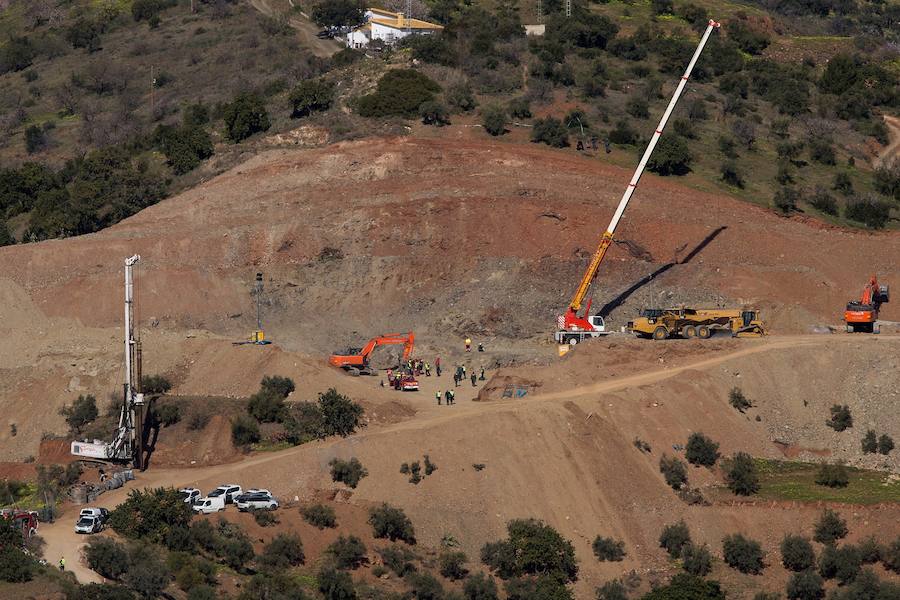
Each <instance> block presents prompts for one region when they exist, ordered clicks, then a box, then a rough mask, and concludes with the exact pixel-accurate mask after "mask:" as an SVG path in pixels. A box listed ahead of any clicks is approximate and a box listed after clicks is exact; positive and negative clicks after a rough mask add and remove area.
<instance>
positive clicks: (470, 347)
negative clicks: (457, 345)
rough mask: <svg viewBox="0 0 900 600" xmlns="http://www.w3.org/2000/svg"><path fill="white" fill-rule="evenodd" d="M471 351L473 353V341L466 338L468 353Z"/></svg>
mask: <svg viewBox="0 0 900 600" xmlns="http://www.w3.org/2000/svg"><path fill="white" fill-rule="evenodd" d="M471 351H472V340H470V339H469V338H466V352H471Z"/></svg>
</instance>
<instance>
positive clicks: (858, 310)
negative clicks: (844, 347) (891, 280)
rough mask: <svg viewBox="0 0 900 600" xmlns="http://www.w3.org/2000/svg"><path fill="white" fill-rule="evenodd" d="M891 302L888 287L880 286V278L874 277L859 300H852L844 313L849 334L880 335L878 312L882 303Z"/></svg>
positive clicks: (870, 279)
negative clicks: (859, 332) (858, 332)
mask: <svg viewBox="0 0 900 600" xmlns="http://www.w3.org/2000/svg"><path fill="white" fill-rule="evenodd" d="M889 300H890V293H889V290H888V286H886V285H879V284H878V278H877V277H876V276H875V275H872V277H870V278H869V283H867V284H866V287H864V288H863V292H862V296H860V298H859V300H858V301H856V300H851V301H850V302H848V303H847V309H846V310H845V311H844V322H845V323H846V324H847V332H848V333H854V332H857V331H861V332H865V333H878V323H877V321H878V311H879V309H880V308H881V305H882V303H884V302H888V301H889Z"/></svg>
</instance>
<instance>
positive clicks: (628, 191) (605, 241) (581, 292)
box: [565, 20, 719, 328]
mask: <svg viewBox="0 0 900 600" xmlns="http://www.w3.org/2000/svg"><path fill="white" fill-rule="evenodd" d="M718 27H719V23H717V22H716V21H713V20H710V21H709V24H708V25H707V27H706V31H705V32H703V37H702V38H700V43H699V44H698V45H697V49H696V50H694V55H693V56H692V57H691V62H690V63H688V66H687V69H685V71H684V75H682V76H681V80H680V81H679V82H678V87H677V88H676V89H675V93H674V94H673V95H672V99H671V100H669V106H668V107H666V112H665V113H663V116H662V119H660V120H659V125H657V127H656V130H655V131H654V133H653V137H651V138H650V143H649V144H647V149H646V150H644V155H643V156H642V157H641V161H640V162H639V163H638V166H637V168H636V169H635V171H634V175H632V177H631V181H630V182H629V183H628V187H627V188H625V193H624V194H622V199H621V200H619V206H618V207H617V208H616V212H615V213H614V214H613V217H612V220H611V221H610V222H609V227H607V228H606V231H605V232H604V233H603V235H602V236H601V237H600V243H599V245H598V246H597V250H596V251H595V252H594V256H593V257H592V258H591V262H590V264H589V265H588V268H587V270H586V271H585V272H584V276H583V277H582V278H581V283H579V284H578V289H577V290H576V291H575V295H574V296H573V297H572V301H571V302H569V310H568V311H567V314H566V315H565V323H566V326H567V327H566V328H568V325H569V323H570V322H572V321H575V320H578V316H577V313H578V311H579V310H581V306H582V303H583V302H584V299H585V298H586V297H587V294H588V291H589V290H590V287H591V283H592V282H593V281H594V278H595V277H596V276H597V271H598V270H599V268H600V263H602V262H603V258H604V257H605V256H606V251H607V249H608V248H609V246H610V244H612V240H613V234H614V233H615V232H616V227H617V226H618V225H619V220H620V219H621V218H622V215H623V214H624V213H625V208H626V207H627V206H628V201H629V200H631V196H632V194H634V190H635V188H636V187H637V184H638V181H640V179H641V175H643V174H644V169H645V168H646V166H647V161H648V160H650V155H651V154H653V150H654V149H655V148H656V144H657V142H658V141H659V138H660V136H661V135H662V132H663V129H665V127H666V123H668V121H669V117H670V116H671V115H672V111H673V110H675V105H676V104H678V100H679V99H680V98H681V94H682V92H683V91H684V87H685V85H687V81H688V79H689V78H690V76H691V72H692V71H693V70H694V65H695V64H696V63H697V59H699V58H700V53H701V52H703V47H704V46H706V41H707V40H708V39H709V36H710V34H711V33H712V31H713V29H716V28H718Z"/></svg>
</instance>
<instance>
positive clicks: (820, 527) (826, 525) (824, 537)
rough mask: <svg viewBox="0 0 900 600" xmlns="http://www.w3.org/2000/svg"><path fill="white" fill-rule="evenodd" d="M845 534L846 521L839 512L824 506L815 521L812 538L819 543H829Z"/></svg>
mask: <svg viewBox="0 0 900 600" xmlns="http://www.w3.org/2000/svg"><path fill="white" fill-rule="evenodd" d="M846 535H847V522H846V521H844V519H842V518H841V516H840V515H839V514H837V513H836V512H834V511H833V510H831V509H830V508H826V509H825V510H824V512H822V516H821V517H819V520H818V521H817V522H816V526H815V535H813V539H814V540H816V541H817V542H819V543H820V544H831V543H834V542H836V541H837V540H840V539H843V538H844V537H845V536H846Z"/></svg>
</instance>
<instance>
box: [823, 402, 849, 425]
mask: <svg viewBox="0 0 900 600" xmlns="http://www.w3.org/2000/svg"><path fill="white" fill-rule="evenodd" d="M825 424H826V425H828V426H829V427H831V428H832V429H834V430H835V431H844V430H845V429H849V428H851V427H853V415H851V414H850V407H849V406H847V405H846V404H844V405H843V406H841V405H840V404H835V405H833V406H832V407H831V418H830V419H828V420H827V421H825Z"/></svg>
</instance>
